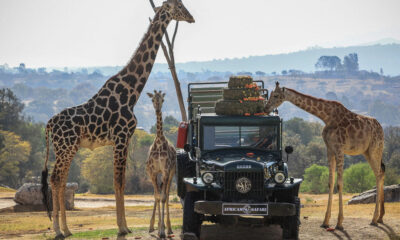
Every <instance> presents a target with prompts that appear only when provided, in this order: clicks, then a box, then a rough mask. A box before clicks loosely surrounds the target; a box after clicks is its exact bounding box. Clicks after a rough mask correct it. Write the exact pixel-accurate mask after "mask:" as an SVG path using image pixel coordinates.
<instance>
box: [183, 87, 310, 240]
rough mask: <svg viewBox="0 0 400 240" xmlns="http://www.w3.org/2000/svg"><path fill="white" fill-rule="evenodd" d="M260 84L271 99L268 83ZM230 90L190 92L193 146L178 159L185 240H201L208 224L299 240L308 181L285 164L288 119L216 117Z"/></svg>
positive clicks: (189, 138)
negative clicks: (256, 228)
mask: <svg viewBox="0 0 400 240" xmlns="http://www.w3.org/2000/svg"><path fill="white" fill-rule="evenodd" d="M255 82H256V83H257V84H258V85H259V87H260V91H263V92H264V96H265V97H266V98H267V97H268V93H267V90H266V89H264V83H263V82H262V81H255ZM226 84H227V83H226V82H217V83H209V82H208V83H193V84H189V86H188V96H189V98H188V106H189V124H188V134H187V141H186V142H187V144H186V145H185V147H184V151H179V152H178V154H177V186H178V196H179V197H180V198H181V199H182V202H183V205H184V216H183V218H184V219H183V236H184V239H185V234H186V233H187V234H186V235H190V234H192V235H195V236H196V237H199V236H200V228H201V223H202V222H203V221H211V222H214V223H218V224H225V225H233V224H240V223H241V222H246V221H259V222H260V224H262V225H264V226H268V225H270V224H279V225H281V226H282V229H283V237H284V238H292V239H297V238H298V227H299V224H300V219H299V212H300V199H299V198H298V191H299V187H300V184H301V182H302V179H296V178H292V177H290V176H289V175H288V164H287V162H285V161H284V159H283V158H282V119H281V118H280V117H279V116H278V115H276V114H274V115H271V116H265V115H259V116H230V115H216V113H215V109H214V106H215V102H216V101H217V100H219V99H221V98H222V91H223V89H224V88H225V86H226ZM285 150H286V152H287V153H288V154H290V153H291V152H292V151H293V149H292V148H291V147H289V146H288V147H286V149H285ZM252 218H254V219H252Z"/></svg>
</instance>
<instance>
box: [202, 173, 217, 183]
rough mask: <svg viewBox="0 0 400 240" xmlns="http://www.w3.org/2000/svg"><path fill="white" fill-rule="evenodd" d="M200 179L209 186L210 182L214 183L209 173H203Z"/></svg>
mask: <svg viewBox="0 0 400 240" xmlns="http://www.w3.org/2000/svg"><path fill="white" fill-rule="evenodd" d="M201 179H202V180H203V182H204V183H205V184H211V183H212V182H214V175H213V174H212V173H210V172H205V173H203V175H202V176H201Z"/></svg>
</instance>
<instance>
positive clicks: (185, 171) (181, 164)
mask: <svg viewBox="0 0 400 240" xmlns="http://www.w3.org/2000/svg"><path fill="white" fill-rule="evenodd" d="M194 176H196V163H195V162H191V161H189V157H188V154H187V152H185V151H183V150H178V151H177V153H176V185H177V191H178V196H179V197H180V198H181V200H183V199H184V198H185V193H186V186H185V184H184V183H183V178H185V177H194Z"/></svg>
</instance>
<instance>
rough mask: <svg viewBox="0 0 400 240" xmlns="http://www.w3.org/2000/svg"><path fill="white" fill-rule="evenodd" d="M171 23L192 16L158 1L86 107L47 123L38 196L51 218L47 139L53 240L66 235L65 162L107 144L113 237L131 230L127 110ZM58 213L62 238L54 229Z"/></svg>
mask: <svg viewBox="0 0 400 240" xmlns="http://www.w3.org/2000/svg"><path fill="white" fill-rule="evenodd" d="M171 20H176V21H186V22H189V23H194V18H193V17H192V15H191V14H190V13H189V11H188V10H187V9H186V8H185V7H184V6H183V4H182V1H181V0H166V1H164V2H163V4H162V5H161V6H160V7H159V8H157V10H156V13H155V16H154V18H153V19H152V21H151V23H150V26H149V28H148V31H147V33H146V34H145V35H144V37H143V39H142V40H141V42H140V44H139V47H138V48H137V49H136V51H135V53H134V54H133V56H132V58H131V60H130V61H129V62H128V64H127V65H126V66H125V67H124V68H123V69H122V70H121V71H120V72H118V73H117V74H116V75H114V76H112V77H111V78H110V79H108V80H107V81H106V83H105V84H104V85H103V87H102V88H101V89H100V90H99V92H98V93H96V94H95V95H94V96H93V97H92V98H91V99H89V100H88V101H87V102H86V103H83V104H81V105H78V106H75V107H70V108H67V109H65V110H63V111H61V112H60V113H58V114H56V115H55V116H53V117H52V118H51V119H50V120H49V121H48V123H47V125H46V128H45V133H46V145H47V156H46V160H45V165H44V170H43V171H42V186H43V187H42V194H43V203H44V205H45V206H46V208H47V211H48V215H49V218H50V220H51V213H50V205H49V199H50V197H49V194H48V183H47V177H48V168H47V162H48V158H49V140H50V137H51V140H52V142H53V148H54V153H55V158H56V163H55V165H54V169H53V172H52V174H51V177H50V184H51V194H52V200H53V213H52V216H53V228H54V231H55V233H56V238H64V237H68V236H70V235H71V232H70V230H69V229H68V227H67V222H66V215H65V205H64V191H65V185H66V180H67V176H68V171H69V167H70V164H71V161H72V160H73V158H74V156H75V154H76V152H77V151H78V149H79V148H80V147H84V148H89V149H91V150H93V149H95V148H97V147H101V146H105V145H111V146H113V150H114V154H113V156H114V167H113V174H114V190H115V199H116V212H117V225H118V235H125V234H127V233H130V232H131V231H130V230H129V229H128V227H127V224H126V218H125V206H124V189H125V168H126V158H127V147H128V145H129V141H130V138H131V136H132V135H133V133H134V131H135V128H136V124H137V121H136V117H135V115H134V111H133V107H134V106H135V104H136V103H137V100H138V98H139V96H140V93H141V92H142V90H143V87H144V85H145V84H146V81H147V79H148V77H149V74H150V72H151V69H152V67H153V64H154V61H155V59H156V54H157V51H158V49H159V46H160V44H161V41H162V37H163V35H164V33H165V32H166V29H167V26H168V24H169V23H170V21H171ZM50 134H51V136H50ZM59 211H60V215H61V216H60V218H61V229H62V231H63V232H64V234H63V233H62V232H61V231H60V225H59Z"/></svg>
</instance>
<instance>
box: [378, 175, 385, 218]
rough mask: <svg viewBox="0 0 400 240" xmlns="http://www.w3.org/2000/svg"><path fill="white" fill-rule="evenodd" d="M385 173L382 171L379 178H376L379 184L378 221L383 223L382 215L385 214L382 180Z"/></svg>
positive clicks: (383, 180)
mask: <svg viewBox="0 0 400 240" xmlns="http://www.w3.org/2000/svg"><path fill="white" fill-rule="evenodd" d="M384 174H385V173H384V172H383V171H382V175H381V179H379V180H378V182H379V183H378V185H379V190H380V191H379V192H380V193H379V202H380V207H381V211H380V213H379V218H378V223H383V216H384V215H385V191H384V182H385V175H384Z"/></svg>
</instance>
